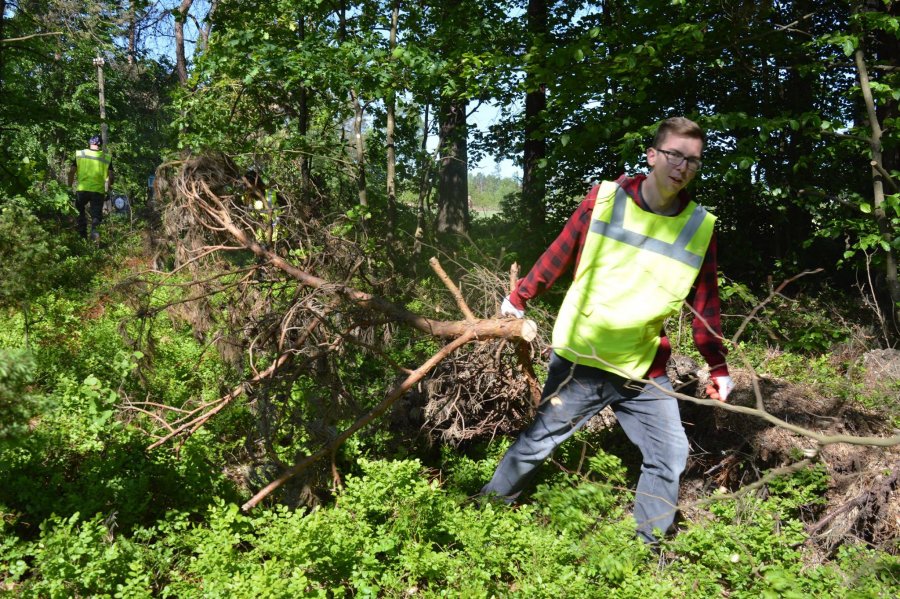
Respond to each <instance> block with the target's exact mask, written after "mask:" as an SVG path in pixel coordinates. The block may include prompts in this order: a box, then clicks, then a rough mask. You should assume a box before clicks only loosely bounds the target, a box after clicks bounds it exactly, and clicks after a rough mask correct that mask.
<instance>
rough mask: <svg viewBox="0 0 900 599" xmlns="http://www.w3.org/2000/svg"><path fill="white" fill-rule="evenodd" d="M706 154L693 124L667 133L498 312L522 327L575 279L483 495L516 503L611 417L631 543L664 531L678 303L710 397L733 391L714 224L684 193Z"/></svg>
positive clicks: (674, 423)
mask: <svg viewBox="0 0 900 599" xmlns="http://www.w3.org/2000/svg"><path fill="white" fill-rule="evenodd" d="M703 144H704V135H703V131H702V130H701V129H700V127H699V126H698V125H697V124H696V123H694V122H693V121H690V120H688V119H685V118H682V117H675V118H670V119H668V120H666V121H664V122H663V123H662V124H661V125H660V127H659V129H658V131H657V133H656V137H655V139H654V141H653V145H652V146H651V147H650V148H648V149H647V163H648V164H649V166H650V169H651V170H650V173H649V174H648V175H636V176H634V177H626V176H622V177H620V178H619V179H618V180H617V181H616V182H614V183H613V182H609V181H607V182H604V183H603V184H601V185H598V186H596V187H594V188H593V189H592V190H591V191H590V193H589V194H588V195H587V197H586V198H585V199H584V201H583V202H582V203H581V205H580V206H579V207H578V209H577V210H576V211H575V213H574V214H573V215H572V216H571V218H570V219H569V221H568V223H567V224H566V226H565V228H564V229H563V231H562V233H561V234H560V235H559V237H557V239H556V240H555V241H554V242H553V243H552V244H551V245H550V247H549V248H548V249H547V251H546V252H544V254H543V255H542V256H541V257H540V259H539V260H538V262H537V264H535V266H534V267H533V268H532V269H531V271H530V272H529V273H528V276H527V277H525V278H524V279H522V280H520V281H519V284H518V285H517V287H516V289H515V291H513V293H511V294H510V295H509V296H508V297H507V298H506V299H505V300H504V301H503V306H502V308H501V313H502V314H503V315H505V316H515V317H517V318H523V317H524V311H525V304H526V302H527V301H528V300H530V299H532V298H534V297H537V296H538V295H540V294H541V293H543V292H544V291H546V290H547V289H548V288H550V286H551V285H553V283H554V282H555V281H556V280H557V279H558V278H559V277H560V276H561V275H562V274H563V273H564V272H565V271H567V270H568V269H569V267H572V266H574V268H575V277H574V280H573V282H572V286H571V287H570V288H569V290H568V293H567V294H566V297H565V299H564V300H563V304H562V307H561V308H560V311H559V315H558V317H557V320H556V324H555V326H554V329H553V354H552V355H551V358H550V367H549V372H548V376H547V381H546V383H545V385H544V391H543V396H542V401H541V406H540V408H539V409H538V414H537V417H536V419H535V421H534V423H533V424H532V425H531V426H530V427H529V428H528V429H527V430H526V431H525V432H523V433H522V434H521V435H520V436H519V438H518V439H517V440H516V442H515V443H514V444H513V445H512V447H510V449H509V451H508V452H507V453H506V455H505V456H504V457H503V459H502V461H501V462H500V464H499V466H498V467H497V470H496V472H495V473H494V476H493V478H491V481H490V482H489V483H488V484H487V485H486V486H485V487H484V488H483V489H482V494H484V495H497V496H500V497H502V498H504V499H505V500H506V501H507V502H512V501H513V500H514V499H515V497H516V496H518V494H519V493H520V492H521V491H522V489H523V488H524V486H525V484H526V482H527V480H528V478H529V477H530V475H531V474H533V472H534V471H535V470H536V469H537V467H538V466H539V465H540V464H541V462H543V460H544V459H546V458H547V456H549V455H550V453H551V452H552V451H553V450H554V449H556V447H557V446H559V445H560V444H561V443H562V442H563V441H565V440H566V439H568V438H569V437H570V436H572V434H573V433H575V431H576V430H578V429H579V428H580V427H581V426H583V425H584V424H585V423H586V422H587V421H588V420H589V419H590V418H591V417H592V416H594V415H595V414H596V413H597V412H599V411H600V410H601V409H603V408H604V407H606V406H610V407H611V408H612V410H613V412H614V413H615V414H616V418H617V420H618V422H619V424H620V425H621V426H622V428H623V429H624V430H625V433H626V434H627V435H628V438H629V439H630V440H631V442H632V443H634V444H635V445H637V446H638V448H639V449H640V450H641V454H642V456H643V464H642V466H641V476H640V479H639V481H638V486H637V493H636V498H635V506H634V518H635V520H636V522H637V532H638V535H639V537H641V538H642V539H643V540H644V541H646V542H648V543H655V542H656V537H655V536H654V529H659V530H661V531H663V532H665V531H667V530H668V529H669V528H670V526H671V525H672V522H673V520H674V517H675V512H676V506H677V505H678V488H679V479H680V477H681V473H682V472H683V470H684V467H685V464H686V463H687V456H688V442H687V437H686V436H685V433H684V428H683V427H682V425H681V418H680V415H679V411H678V404H677V402H676V400H675V398H673V397H671V396H670V395H667V394H666V391H671V390H672V385H671V383H670V382H669V380H668V378H667V377H666V370H665V368H666V362H667V360H668V358H669V355H670V353H671V348H670V345H669V340H668V339H667V337H666V335H665V331H664V330H663V322H664V320H665V319H666V318H667V317H669V316H672V315H675V314H677V313H678V311H679V309H680V307H681V305H682V303H683V302H684V300H685V299H687V301H688V302H689V303H690V305H691V306H692V307H693V309H694V312H695V314H696V316H695V318H694V322H693V334H694V342H695V344H696V345H697V348H698V349H699V350H700V353H701V354H702V355H703V357H704V358H705V359H706V361H707V362H708V363H709V366H710V375H711V377H712V380H713V383H714V387H715V390H714V391H713V393H711V396H712V397H714V398H715V399H718V400H720V401H723V402H724V401H726V400H727V399H728V394H729V393H730V392H731V390H732V388H733V386H734V385H733V383H732V381H731V377H730V376H729V375H728V367H727V365H726V363H725V354H726V350H725V347H724V345H723V343H722V332H721V325H720V312H719V294H718V280H717V275H716V240H715V235H714V231H713V225H714V223H715V218H714V217H713V216H712V215H711V214H710V213H709V212H707V211H706V210H705V209H704V208H703V207H701V206H699V205H697V204H695V203H694V202H693V201H691V200H690V198H689V197H688V195H687V193H686V192H685V191H684V189H685V187H687V185H688V184H689V183H690V182H691V180H692V179H693V178H694V176H695V175H696V174H697V171H698V170H699V169H700V166H701V161H700V157H701V153H702V151H703ZM639 380H649V381H651V382H650V383H648V384H644V383H641V382H639Z"/></svg>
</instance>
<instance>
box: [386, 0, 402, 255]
mask: <svg viewBox="0 0 900 599" xmlns="http://www.w3.org/2000/svg"><path fill="white" fill-rule="evenodd" d="M399 20H400V0H394V6H393V8H392V10H391V32H390V35H389V37H388V50H389V57H390V58H389V60H390V63H391V65H392V66H393V62H394V59H393V55H394V48H396V47H397V23H398V21H399ZM396 110H397V94H396V93H395V92H394V90H393V89H392V90H390V91H388V97H387V128H386V130H385V145H386V146H387V200H388V214H387V216H388V237H389V238H391V239H393V237H394V236H395V234H396V232H397V231H396V228H397V187H396V176H397V152H396V148H395V146H394V127H395V120H396V115H395V111H396Z"/></svg>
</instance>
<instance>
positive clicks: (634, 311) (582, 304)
mask: <svg viewBox="0 0 900 599" xmlns="http://www.w3.org/2000/svg"><path fill="white" fill-rule="evenodd" d="M715 220H716V219H715V217H714V216H713V215H712V214H710V213H709V212H707V211H706V209H704V208H703V207H702V206H700V205H698V204H696V203H695V202H693V201H691V202H689V203H688V205H687V206H686V207H685V209H684V210H682V211H681V213H680V214H678V215H676V216H662V215H659V214H655V213H653V212H648V211H646V210H642V209H641V208H640V207H638V206H637V205H636V204H635V203H634V201H633V200H632V199H631V198H630V197H628V194H627V193H626V192H625V190H624V189H622V188H621V187H619V186H618V185H617V184H616V183H613V182H611V181H605V182H603V184H602V185H601V186H600V189H599V191H598V194H597V201H596V204H595V205H594V211H593V213H592V214H591V225H590V230H589V231H588V233H587V237H586V238H585V242H584V248H583V249H582V251H581V259H580V261H579V264H578V268H577V270H576V272H575V279H574V281H573V282H572V286H571V287H569V290H568V292H567V293H566V297H565V299H564V300H563V304H562V307H561V308H560V311H559V315H558V316H557V319H556V324H555V326H554V327H553V349H554V350H555V351H556V353H558V354H559V355H560V356H562V357H564V358H566V359H567V360H570V361H572V362H575V363H576V364H586V365H589V366H594V367H596V368H601V369H603V370H607V371H609V372H614V373H617V374H620V375H622V376H626V377H629V378H643V377H644V376H645V375H646V374H647V371H648V370H649V369H650V366H651V364H652V363H653V359H654V357H655V356H656V351H657V349H658V348H659V344H660V333H661V332H662V330H663V322H664V321H665V319H666V318H668V317H669V316H672V315H674V314H677V313H678V311H679V309H680V307H681V304H682V302H683V301H684V299H685V298H686V297H687V296H688V294H689V293H690V291H691V287H692V286H693V284H694V281H695V280H696V278H697V274H698V273H699V272H700V267H701V266H702V264H703V258H704V256H705V255H706V249H707V248H708V247H709V241H710V239H711V238H712V234H713V228H714V226H715Z"/></svg>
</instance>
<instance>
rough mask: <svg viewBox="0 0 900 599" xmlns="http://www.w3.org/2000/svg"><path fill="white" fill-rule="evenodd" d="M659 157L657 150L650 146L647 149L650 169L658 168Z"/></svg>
mask: <svg viewBox="0 0 900 599" xmlns="http://www.w3.org/2000/svg"><path fill="white" fill-rule="evenodd" d="M658 157H659V152H657V151H656V148H654V147H653V146H650V147H649V148H647V164H648V165H650V168H653V167H654V166H656V159H657V158H658Z"/></svg>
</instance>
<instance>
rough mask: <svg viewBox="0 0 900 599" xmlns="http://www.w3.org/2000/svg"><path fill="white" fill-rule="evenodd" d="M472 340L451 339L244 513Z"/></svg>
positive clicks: (468, 335)
mask: <svg viewBox="0 0 900 599" xmlns="http://www.w3.org/2000/svg"><path fill="white" fill-rule="evenodd" d="M475 338H476V337H475V333H474V332H472V331H468V332H466V333H464V334H463V335H461V336H460V337H458V338H457V339H454V340H453V341H451V342H450V343H448V344H447V345H445V346H444V347H443V348H442V349H441V350H440V351H439V352H437V353H436V354H434V355H433V356H431V358H429V359H428V360H426V361H425V362H424V363H423V364H422V365H421V366H419V367H418V368H416V369H415V370H414V371H413V372H412V373H411V374H410V375H409V376H407V377H406V379H405V380H404V381H403V382H402V383H400V384H399V385H397V386H396V387H394V389H393V390H392V391H391V392H390V393H388V395H387V397H385V398H384V399H383V400H382V401H381V403H379V404H378V405H377V406H375V408H374V409H373V410H372V411H371V412H369V413H368V414H366V415H364V416H362V417H360V418H359V419H358V420H357V421H356V422H354V423H353V425H351V426H350V428H348V429H347V430H345V431H344V432H343V433H341V434H340V435H338V436H337V437H336V438H335V439H334V440H333V441H331V442H330V443H328V444H327V445H325V446H324V447H322V448H320V449H319V450H318V451H316V452H315V453H313V454H311V455H309V456H307V457H305V458H303V459H302V460H301V461H299V462H297V463H296V464H295V465H294V466H293V467H292V468H290V469H289V470H288V471H287V472H285V473H284V474H282V475H281V476H279V477H278V478H276V479H275V480H273V481H272V482H270V483H269V484H268V485H266V486H265V487H263V488H262V489H261V490H260V491H259V492H258V493H257V494H256V495H254V496H253V497H252V498H251V499H250V500H249V501H248V502H247V503H245V504H244V505H243V506H241V509H242V510H244V511H245V512H246V511H249V510H251V509H253V508H254V507H256V505H257V504H259V502H260V501H262V500H263V499H265V498H266V497H267V496H269V495H270V494H271V493H272V492H273V491H275V490H276V489H277V488H278V487H280V486H281V485H283V484H284V483H285V482H287V481H288V480H290V479H291V478H293V477H294V476H297V475H298V474H299V473H301V472H303V470H305V469H306V468H308V467H309V466H310V465H311V464H313V463H314V462H316V461H318V460H320V459H321V458H323V457H325V456H327V455H330V454H332V453H334V452H335V451H336V450H337V448H338V447H340V446H341V445H342V444H343V443H344V441H346V440H347V439H349V438H350V437H351V436H352V435H353V434H354V433H356V432H357V431H359V430H360V429H362V428H363V427H364V426H366V425H367V424H369V423H370V422H371V421H372V420H375V419H376V418H378V417H379V416H381V415H382V414H383V413H384V412H385V411H386V410H387V409H388V408H389V407H391V406H392V405H393V404H394V402H395V401H397V400H398V399H399V398H400V397H402V396H403V394H405V393H406V392H407V391H409V390H410V389H411V388H412V387H413V386H414V385H415V384H416V383H418V382H419V381H420V380H422V378H423V377H424V376H425V375H426V374H428V373H429V372H430V371H431V369H432V368H434V367H435V366H437V365H438V364H439V363H440V362H441V361H442V360H444V358H446V357H447V356H449V355H450V354H451V353H453V352H454V351H456V350H457V349H459V348H460V347H462V346H463V345H465V344H466V343H469V342H470V341H472V340H474V339H475Z"/></svg>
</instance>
